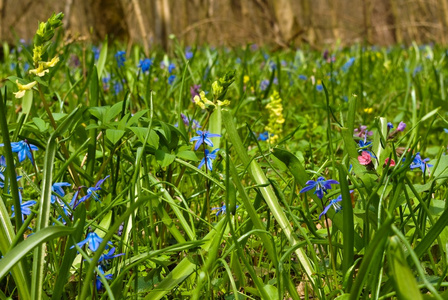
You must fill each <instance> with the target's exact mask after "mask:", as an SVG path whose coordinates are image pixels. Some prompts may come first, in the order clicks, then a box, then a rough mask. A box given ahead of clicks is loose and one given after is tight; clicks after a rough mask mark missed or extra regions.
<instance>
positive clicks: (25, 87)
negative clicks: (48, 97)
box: [13, 80, 37, 98]
mask: <svg viewBox="0 0 448 300" xmlns="http://www.w3.org/2000/svg"><path fill="white" fill-rule="evenodd" d="M16 84H17V87H18V88H19V91H18V92H16V93H13V94H14V95H15V96H16V98H22V97H23V96H25V93H26V91H28V90H31V89H32V88H33V86H35V85H36V84H37V81H33V82H30V83H28V84H20V83H19V80H16Z"/></svg>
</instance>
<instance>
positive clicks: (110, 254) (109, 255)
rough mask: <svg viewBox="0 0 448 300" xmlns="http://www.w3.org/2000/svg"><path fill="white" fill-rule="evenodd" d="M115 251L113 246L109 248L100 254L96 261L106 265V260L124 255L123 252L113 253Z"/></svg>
mask: <svg viewBox="0 0 448 300" xmlns="http://www.w3.org/2000/svg"><path fill="white" fill-rule="evenodd" d="M114 253H115V247H112V248H110V250H109V252H107V253H106V254H104V253H103V254H101V256H100V258H99V259H98V262H99V263H101V265H103V266H106V265H107V264H108V263H107V261H108V260H111V259H113V258H115V257H119V256H122V255H124V253H119V254H114Z"/></svg>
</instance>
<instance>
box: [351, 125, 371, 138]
mask: <svg viewBox="0 0 448 300" xmlns="http://www.w3.org/2000/svg"><path fill="white" fill-rule="evenodd" d="M354 135H356V136H358V137H365V136H366V135H373V132H372V131H368V130H367V126H365V125H360V126H359V127H358V128H355V130H354Z"/></svg>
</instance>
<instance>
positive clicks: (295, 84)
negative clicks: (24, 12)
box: [0, 15, 448, 299]
mask: <svg viewBox="0 0 448 300" xmlns="http://www.w3.org/2000/svg"><path fill="white" fill-rule="evenodd" d="M60 17H61V16H60V15H56V16H53V17H52V18H51V19H50V20H49V22H48V23H43V24H50V25H51V24H53V25H51V26H50V25H48V27H45V28H46V29H43V33H42V32H41V33H39V31H38V33H37V34H36V35H39V34H41V35H39V36H40V37H41V38H35V39H34V41H33V43H30V44H23V43H17V45H15V46H13V47H12V48H9V46H8V45H7V44H4V45H3V47H4V50H5V51H4V53H5V56H4V58H3V61H2V64H1V65H0V74H1V77H2V78H4V79H5V80H3V81H2V82H3V85H2V87H1V89H0V91H1V93H0V94H1V99H0V100H1V101H0V102H1V105H0V109H1V110H2V113H0V125H1V139H2V142H3V144H4V145H3V146H2V147H1V148H0V152H1V154H2V155H3V156H4V157H5V160H4V161H2V160H0V166H1V169H0V171H1V173H0V174H1V176H0V179H1V182H2V188H1V190H0V191H1V193H0V197H1V200H2V201H0V222H1V225H2V226H1V227H0V235H1V238H0V252H1V254H2V255H3V258H2V259H0V274H1V276H0V278H1V280H0V291H1V292H0V299H7V298H8V297H12V298H18V297H20V298H21V299H50V298H51V299H76V298H79V299H90V298H92V299H109V298H110V299H183V298H192V299H199V298H204V299H246V298H247V299H289V298H292V299H313V298H314V299H316V298H317V299H390V298H392V299H395V298H396V299H443V298H445V297H446V295H447V294H446V293H447V292H446V291H445V290H446V286H448V280H447V276H446V275H447V271H448V265H447V249H446V247H445V245H446V244H447V240H448V231H447V230H446V225H447V223H448V221H447V220H448V217H447V216H446V214H447V211H448V210H447V209H446V208H447V204H446V196H447V193H448V191H447V188H446V181H447V178H448V176H447V174H448V169H447V168H448V159H447V158H446V155H445V152H446V145H447V144H446V143H447V140H448V133H446V131H445V130H444V128H448V122H447V110H446V108H445V107H446V105H445V102H446V89H445V86H446V76H447V71H446V69H447V68H446V64H447V58H446V52H445V49H444V48H442V47H441V46H438V45H422V46H418V45H412V46H411V47H390V48H387V49H386V48H376V47H364V46H361V45H355V46H353V47H351V48H344V49H329V50H330V51H329V53H328V54H325V55H323V54H322V53H320V52H316V51H313V50H309V49H308V48H307V47H304V48H302V49H295V50H293V49H289V50H283V51H279V52H270V51H269V50H268V49H267V48H258V47H256V46H255V45H252V46H247V47H237V48H218V49H215V48H213V47H210V46H199V45H197V46H194V47H192V48H184V47H183V46H182V45H181V44H180V43H179V42H178V41H177V40H176V39H173V40H172V50H171V51H169V52H164V51H162V50H160V49H157V48H154V49H152V51H151V53H150V54H149V56H148V55H146V54H145V53H144V51H143V48H142V47H140V46H139V45H133V46H132V47H131V48H129V49H128V51H127V52H126V53H125V54H123V55H122V56H121V57H117V56H116V55H115V54H116V53H117V52H118V51H123V49H124V45H123V44H120V43H119V42H117V41H110V40H109V41H104V42H103V43H102V44H100V45H96V46H95V47H94V46H93V45H91V44H89V43H86V42H84V41H75V42H70V43H66V42H64V41H63V36H62V32H60V31H58V30H57V29H56V28H57V27H58V26H57V25H58V22H57V20H58V18H60ZM54 24H56V25H54ZM50 33H53V34H54V35H51V34H50ZM42 37H45V38H42ZM38 45H42V47H43V50H42V53H40V54H41V56H40V58H39V59H36V58H35V57H34V56H35V55H36V50H35V49H36V47H37V46H38ZM55 57H58V58H59V62H57V63H55V64H53V65H50V63H48V64H45V63H42V62H50V61H51V59H52V58H55ZM143 59H150V60H151V62H149V61H142V60H143ZM143 62H144V63H143ZM121 64H122V65H121ZM145 64H150V67H149V68H147V65H146V66H145ZM40 65H42V66H43V68H44V70H48V72H47V73H45V74H41V75H43V76H38V75H37V74H36V75H35V74H30V73H29V71H30V69H33V68H37V67H39V66H40ZM30 66H31V67H30ZM16 81H18V82H19V83H20V84H22V86H19V85H18V84H17V83H16ZM33 81H36V84H35V85H34V86H33V87H29V86H25V87H24V86H23V85H26V84H28V83H31V82H33ZM197 85H200V87H198V86H197ZM20 89H22V90H24V91H25V92H24V95H23V97H21V98H17V97H16V94H15V93H17V91H19V90H20ZM202 91H204V92H205V93H204V94H201V96H197V97H194V95H195V94H199V93H200V92H202ZM224 100H228V101H229V103H227V102H225V103H222V102H224ZM195 102H196V103H195ZM218 104H228V105H222V106H220V105H218ZM193 120H194V121H193ZM400 122H403V123H405V124H406V126H405V128H403V127H404V125H403V124H401V125H400V126H399V123H400ZM388 123H391V124H388ZM361 125H364V126H365V127H360V126H361ZM390 125H393V128H391V127H390ZM199 126H200V127H199ZM197 130H201V132H203V134H205V135H203V136H202V139H204V140H205V141H207V143H202V144H201V145H200V146H198V147H197V150H195V148H196V147H195V143H196V141H191V138H193V137H195V136H198V135H201V132H198V131H197ZM205 131H209V132H210V133H215V134H220V135H221V137H210V139H209V140H208V138H207V134H206V133H204V132H205ZM266 131H267V132H266ZM19 141H25V143H24V144H23V145H25V147H24V148H22V149H18V148H17V147H18V146H17V145H18V144H11V143H16V142H19ZM370 142H371V143H370ZM212 144H213V146H211V145H212ZM10 145H11V146H12V147H11V146H10ZM29 145H35V146H36V147H38V148H39V150H37V151H30V150H31V149H30V147H31V146H29ZM218 148H219V150H216V151H213V150H215V149H218ZM366 150H367V151H368V152H366ZM212 151H213V152H212ZM23 155H25V157H26V155H30V156H31V157H32V158H33V162H32V161H31V160H30V159H29V157H27V158H26V159H23V160H22V157H21V156H23ZM214 155H216V156H214ZM426 158H428V159H426ZM392 160H393V163H390V164H387V161H389V162H392ZM201 161H203V162H204V163H203V164H202V167H201V168H198V165H200V164H201ZM207 162H208V163H207ZM16 176H21V177H19V178H18V179H17V180H10V179H11V178H14V177H16ZM107 176H108V177H107ZM320 177H323V179H321V181H319V180H320V179H319V178H320ZM318 179H319V180H318ZM329 179H333V180H336V181H337V182H338V183H333V184H331V185H328V184H323V185H320V186H319V184H318V183H316V182H320V183H321V184H322V183H323V182H324V181H325V180H329ZM58 182H59V183H60V182H66V183H67V184H66V185H67V186H64V187H61V189H62V191H61V190H60V189H57V188H55V186H53V184H54V183H58ZM310 184H311V185H315V186H314V188H310V190H309V191H303V189H304V188H305V187H307V186H309V185H310ZM316 187H317V188H318V189H319V188H320V189H321V193H319V192H316V193H315V191H316ZM321 194H322V195H321ZM338 196H340V197H339V198H338ZM52 198H53V201H52ZM30 200H35V201H36V204H35V205H33V206H32V208H31V211H27V206H26V205H25V204H26V203H30V202H27V201H30ZM336 200H337V201H336ZM21 203H22V205H20V204H21ZM332 204H334V206H333V205H332ZM337 205H341V206H342V209H340V207H338V206H337ZM327 206H329V208H328V209H326V207H327ZM13 207H14V209H13ZM19 207H20V208H21V209H19ZM324 209H326V214H321V213H322V212H323V211H324ZM13 211H14V212H15V216H14V217H11V215H12V212H13ZM22 213H24V214H25V215H24V217H23V218H21V217H20V216H21V215H22ZM93 233H94V234H93ZM86 237H95V239H94V240H93V239H92V240H89V241H88V243H84V244H79V243H80V242H81V241H83V240H84V239H86Z"/></svg>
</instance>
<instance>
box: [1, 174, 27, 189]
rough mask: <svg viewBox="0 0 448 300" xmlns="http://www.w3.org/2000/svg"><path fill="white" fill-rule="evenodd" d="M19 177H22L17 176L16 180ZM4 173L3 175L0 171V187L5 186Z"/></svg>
mask: <svg viewBox="0 0 448 300" xmlns="http://www.w3.org/2000/svg"><path fill="white" fill-rule="evenodd" d="M20 178H22V176H17V177H16V180H17V181H19V180H20ZM4 182H5V175H3V173H0V188H4V187H5V183H4Z"/></svg>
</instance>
